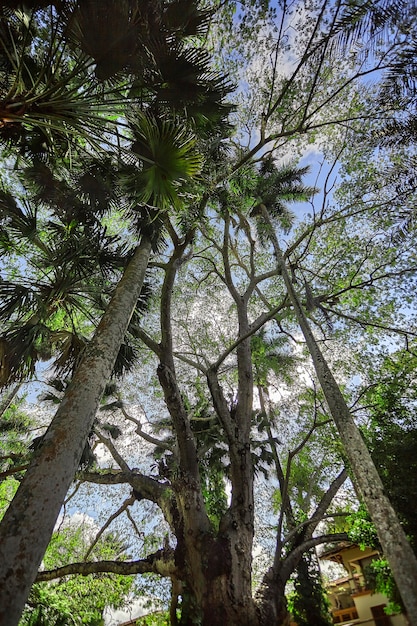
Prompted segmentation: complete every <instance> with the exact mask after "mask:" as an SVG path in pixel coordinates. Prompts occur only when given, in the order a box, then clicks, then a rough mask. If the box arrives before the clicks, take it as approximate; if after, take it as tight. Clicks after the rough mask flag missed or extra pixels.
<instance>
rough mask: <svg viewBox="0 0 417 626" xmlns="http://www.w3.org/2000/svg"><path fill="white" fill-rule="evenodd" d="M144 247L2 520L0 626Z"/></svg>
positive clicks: (81, 436) (25, 572) (50, 506)
mask: <svg viewBox="0 0 417 626" xmlns="http://www.w3.org/2000/svg"><path fill="white" fill-rule="evenodd" d="M150 253H151V243H150V241H149V240H148V239H143V240H142V242H141V244H140V245H139V246H138V248H137V249H136V252H135V255H134V257H133V258H132V260H131V262H130V263H129V265H128V267H127V268H126V270H125V273H124V275H123V277H122V279H121V281H120V282H119V284H118V286H117V288H116V291H115V293H114V296H113V298H112V300H111V302H110V304H109V306H108V308H107V310H106V312H105V314H104V315H103V318H102V319H101V322H100V324H99V326H98V328H97V330H96V333H95V335H94V338H93V339H92V341H91V343H90V345H89V346H88V349H87V351H86V354H85V356H84V358H83V360H82V362H81V363H80V366H79V367H78V369H77V371H76V372H75V374H74V378H73V380H72V382H71V384H70V386H69V387H68V390H67V392H66V394H65V396H64V398H63V400H62V402H61V405H60V407H59V409H58V411H57V413H56V414H55V417H54V419H53V420H52V422H51V424H50V426H49V428H48V430H47V432H46V434H45V436H44V439H43V443H42V445H41V446H40V448H39V450H38V451H37V453H36V454H35V456H34V458H33V461H32V463H31V464H30V466H29V468H28V470H27V472H26V474H25V477H24V479H23V481H22V483H21V485H20V487H19V489H18V491H17V493H16V495H15V498H14V499H13V501H12V503H11V504H10V506H9V508H8V510H7V512H6V515H5V516H4V518H3V520H2V522H1V524H0V623H1V624H2V625H3V626H15V625H16V624H17V623H18V621H19V618H20V615H21V614H22V611H23V609H24V605H25V602H26V599H27V596H28V594H29V591H30V587H31V585H32V583H33V581H34V580H35V578H36V574H37V571H38V567H39V565H40V563H41V560H42V557H43V555H44V553H45V550H46V548H47V546H48V543H49V540H50V537H51V535H52V532H53V529H54V525H55V521H56V519H57V517H58V514H59V511H60V508H61V505H62V502H63V500H64V498H65V495H66V493H67V491H68V488H69V486H70V484H71V482H72V480H73V478H74V475H75V472H76V470H77V468H78V465H79V462H80V458H81V454H82V451H83V449H84V446H85V442H86V440H87V437H88V434H89V432H90V430H91V427H92V424H93V421H94V417H95V414H96V411H97V407H98V404H99V402H100V398H101V396H102V394H103V391H104V387H105V385H106V383H107V381H108V379H109V378H110V376H111V372H112V369H113V366H114V363H115V360H116V357H117V354H118V352H119V349H120V345H121V343H122V341H123V337H124V335H125V333H126V330H127V327H128V325H129V321H130V318H131V316H132V313H133V311H134V308H135V306H136V303H137V300H138V297H139V294H140V291H141V289H142V285H143V280H144V277H145V272H146V269H147V265H148V261H149V256H150Z"/></svg>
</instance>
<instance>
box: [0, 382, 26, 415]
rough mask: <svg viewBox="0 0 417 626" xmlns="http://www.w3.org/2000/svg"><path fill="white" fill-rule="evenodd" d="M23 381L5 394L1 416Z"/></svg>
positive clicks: (0, 409) (1, 406) (1, 405)
mask: <svg viewBox="0 0 417 626" xmlns="http://www.w3.org/2000/svg"><path fill="white" fill-rule="evenodd" d="M21 386H22V383H17V385H15V386H14V387H13V389H12V390H11V391H9V393H7V394H5V395H4V397H3V398H2V400H1V402H0V417H1V416H2V415H3V414H4V413H5V412H6V411H7V409H8V408H9V406H10V405H11V403H12V402H13V399H14V397H15V395H16V394H17V392H18V391H19V389H20V387H21Z"/></svg>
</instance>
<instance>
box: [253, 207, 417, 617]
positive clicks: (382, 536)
mask: <svg viewBox="0 0 417 626" xmlns="http://www.w3.org/2000/svg"><path fill="white" fill-rule="evenodd" d="M262 216H263V217H264V218H265V219H266V220H267V222H268V223H269V226H270V228H271V239H272V243H273V246H274V251H275V255H276V258H277V262H278V265H279V268H280V270H281V273H282V277H283V280H284V282H285V286H286V289H287V292H288V296H289V298H290V300H291V303H292V305H293V307H294V312H295V314H296V316H297V320H298V323H299V324H300V328H301V330H302V333H303V335H304V338H305V341H306V344H307V347H308V349H309V352H310V355H311V358H312V360H313V364H314V368H315V370H316V374H317V377H318V379H319V382H320V386H321V388H322V390H323V393H324V396H325V398H326V401H327V404H328V407H329V410H330V414H331V416H332V418H333V420H334V422H335V424H336V427H337V429H338V431H339V435H340V439H341V441H342V443H343V446H344V449H345V452H346V455H347V457H348V459H349V463H350V466H351V470H352V472H353V475H354V477H355V480H356V483H357V485H358V488H359V491H360V493H361V495H362V498H363V500H364V502H365V504H366V507H367V509H368V511H369V514H370V516H371V518H372V521H373V522H374V524H375V527H376V530H377V533H378V538H379V541H380V543H381V546H382V549H383V551H384V554H385V556H386V557H387V559H388V562H389V564H390V567H391V570H392V573H393V576H394V578H395V582H396V583H397V586H398V589H399V591H400V594H401V598H402V600H403V602H404V605H405V607H406V610H407V614H408V617H409V619H410V621H411V623H412V624H417V559H416V557H415V554H414V552H413V550H412V549H411V546H410V544H409V542H408V540H407V537H406V535H405V532H404V530H403V527H402V526H401V524H400V522H399V520H398V517H397V514H396V512H395V511H394V509H393V507H392V505H391V502H390V501H389V499H388V498H387V496H386V495H385V493H384V487H383V485H382V482H381V479H380V476H379V474H378V471H377V469H376V467H375V464H374V462H373V460H372V458H371V455H370V454H369V450H368V448H367V447H366V444H365V442H364V440H363V438H362V436H361V433H360V431H359V429H358V428H357V426H356V424H355V422H354V420H353V418H352V415H351V413H350V411H349V407H348V406H347V404H346V401H345V399H344V397H343V394H342V392H341V391H340V388H339V386H338V384H337V382H336V380H335V378H334V376H333V374H332V372H331V371H330V368H329V366H328V364H327V361H326V359H325V358H324V356H323V354H322V352H321V350H320V348H319V346H318V344H317V342H316V340H315V338H314V335H313V332H312V330H311V328H310V324H309V322H308V319H307V316H306V315H305V313H304V310H303V308H302V306H301V304H300V300H299V298H298V295H297V293H296V292H295V290H294V287H293V284H292V282H291V278H290V276H289V274H288V272H287V269H286V266H285V261H284V258H283V256H282V252H281V249H280V247H279V243H278V239H277V237H276V235H275V232H274V230H273V228H272V224H271V222H270V220H269V215H268V212H267V211H266V209H263V210H262Z"/></svg>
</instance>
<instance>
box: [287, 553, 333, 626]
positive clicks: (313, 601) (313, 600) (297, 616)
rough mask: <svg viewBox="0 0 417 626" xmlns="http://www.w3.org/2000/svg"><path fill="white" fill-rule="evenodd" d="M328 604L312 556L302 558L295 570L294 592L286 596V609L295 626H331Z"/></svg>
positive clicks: (318, 571)
mask: <svg viewBox="0 0 417 626" xmlns="http://www.w3.org/2000/svg"><path fill="white" fill-rule="evenodd" d="M329 606H330V605H329V602H328V600H327V596H326V592H325V590H324V588H323V583H322V579H321V575H320V569H319V567H318V563H317V558H316V557H315V556H314V555H312V554H306V555H304V556H303V558H302V560H301V561H300V563H299V565H298V566H297V569H296V576H295V578H294V591H292V592H291V593H290V594H289V596H288V608H289V610H290V613H291V615H292V617H293V618H294V621H295V622H296V623H297V626H312V624H314V626H331V624H332V623H333V621H332V618H331V615H330V611H329Z"/></svg>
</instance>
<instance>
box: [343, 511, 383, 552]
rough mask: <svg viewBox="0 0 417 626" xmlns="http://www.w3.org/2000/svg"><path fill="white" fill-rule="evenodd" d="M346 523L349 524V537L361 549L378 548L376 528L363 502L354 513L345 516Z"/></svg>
mask: <svg viewBox="0 0 417 626" xmlns="http://www.w3.org/2000/svg"><path fill="white" fill-rule="evenodd" d="M346 523H347V524H348V525H349V526H350V529H349V533H348V534H349V539H350V540H351V541H352V542H353V543H356V544H357V545H358V546H359V547H360V549H361V550H365V548H379V541H378V535H377V532H376V528H375V526H374V524H373V523H372V521H371V518H370V516H369V513H368V511H367V510H366V508H365V506H364V505H363V504H361V505H360V507H359V508H358V510H357V511H356V512H355V513H352V514H351V515H349V516H348V517H347V518H346Z"/></svg>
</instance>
